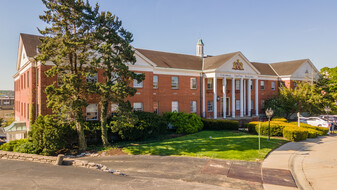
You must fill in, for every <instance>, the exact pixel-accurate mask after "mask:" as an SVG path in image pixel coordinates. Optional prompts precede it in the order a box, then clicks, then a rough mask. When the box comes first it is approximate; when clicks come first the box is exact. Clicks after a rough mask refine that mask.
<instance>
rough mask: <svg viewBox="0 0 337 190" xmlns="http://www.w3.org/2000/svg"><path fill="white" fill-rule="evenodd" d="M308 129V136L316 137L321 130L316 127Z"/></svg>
mask: <svg viewBox="0 0 337 190" xmlns="http://www.w3.org/2000/svg"><path fill="white" fill-rule="evenodd" d="M307 130H308V138H316V137H318V135H319V131H317V130H315V129H309V128H308V129H307Z"/></svg>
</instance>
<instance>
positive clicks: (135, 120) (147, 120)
mask: <svg viewBox="0 0 337 190" xmlns="http://www.w3.org/2000/svg"><path fill="white" fill-rule="evenodd" d="M111 126H112V132H114V133H117V134H118V135H119V136H120V137H121V139H126V140H143V139H146V138H150V137H154V136H157V135H160V134H163V133H165V132H166V129H167V122H166V120H165V119H164V118H163V117H161V116H159V115H157V114H155V113H150V112H142V111H139V112H135V113H134V114H133V116H132V117H131V118H126V117H123V116H121V117H118V116H116V117H115V118H114V120H113V121H112V122H111Z"/></svg>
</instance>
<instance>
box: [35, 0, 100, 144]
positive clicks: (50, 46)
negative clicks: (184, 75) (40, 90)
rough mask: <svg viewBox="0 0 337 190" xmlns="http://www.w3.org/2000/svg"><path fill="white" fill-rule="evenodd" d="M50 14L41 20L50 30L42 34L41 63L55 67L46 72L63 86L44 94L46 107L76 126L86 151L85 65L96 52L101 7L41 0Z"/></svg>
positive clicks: (80, 1) (80, 0) (77, 0)
mask: <svg viewBox="0 0 337 190" xmlns="http://www.w3.org/2000/svg"><path fill="white" fill-rule="evenodd" d="M42 2H43V3H44V5H45V6H46V8H47V10H46V11H45V12H44V13H45V14H44V15H42V16H40V19H41V20H43V21H44V22H46V23H47V24H48V25H49V26H47V27H46V28H45V29H44V30H39V32H40V33H41V34H42V35H43V36H44V38H42V39H41V42H42V44H41V46H40V47H39V51H40V54H39V55H38V57H37V60H38V61H41V63H42V64H44V63H45V62H47V61H50V62H52V63H53V64H54V66H53V67H52V68H51V69H49V70H48V71H47V72H46V75H47V76H48V77H54V76H58V80H59V82H58V83H60V84H61V85H57V84H55V83H54V84H52V85H50V86H48V87H47V88H46V90H45V92H46V94H47V107H49V108H51V109H52V110H53V112H54V113H55V114H61V115H62V116H63V117H66V118H67V120H63V121H67V122H71V123H72V124H74V125H75V126H76V129H77V133H78V140H79V149H80V151H84V150H85V149H86V147H87V145H86V141H85V136H84V131H83V127H84V126H83V125H84V119H85V118H84V116H83V110H84V109H85V107H86V106H87V102H86V94H87V84H86V83H85V79H86V77H87V76H88V75H89V74H90V70H89V68H88V67H86V65H88V64H89V62H90V59H89V58H90V57H91V56H92V54H93V52H92V50H90V48H91V47H92V42H93V31H94V30H95V28H94V27H93V24H94V21H95V18H96V17H97V14H98V5H96V7H95V8H94V9H93V8H92V7H91V6H90V4H89V3H88V1H87V2H83V0H42Z"/></svg>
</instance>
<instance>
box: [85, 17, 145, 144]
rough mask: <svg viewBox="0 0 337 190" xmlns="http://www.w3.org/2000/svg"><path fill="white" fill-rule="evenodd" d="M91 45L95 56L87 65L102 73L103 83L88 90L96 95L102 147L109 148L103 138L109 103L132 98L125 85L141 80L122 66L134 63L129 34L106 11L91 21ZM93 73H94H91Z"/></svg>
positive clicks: (105, 136)
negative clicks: (99, 112)
mask: <svg viewBox="0 0 337 190" xmlns="http://www.w3.org/2000/svg"><path fill="white" fill-rule="evenodd" d="M95 28H96V31H95V36H94V37H95V45H94V46H93V50H94V51H95V53H96V55H97V56H95V58H93V60H92V62H91V63H92V64H91V66H92V67H93V68H94V69H93V70H94V71H95V69H99V70H103V76H104V81H99V82H98V83H96V84H95V86H94V87H93V88H92V89H93V90H94V92H95V93H97V94H99V95H100V106H101V117H100V120H101V131H102V142H103V145H104V146H107V145H109V142H108V138H107V125H108V123H107V118H108V107H109V102H115V103H118V104H119V106H123V105H126V104H124V103H123V102H124V99H125V98H127V97H128V96H133V95H134V94H135V93H136V89H135V88H133V87H131V86H130V85H129V84H130V82H132V81H133V80H134V79H136V80H137V81H138V82H141V81H142V80H144V75H137V74H135V73H134V72H132V71H130V70H129V68H128V66H127V65H126V63H129V64H134V63H135V62H136V58H135V57H134V50H133V48H132V47H131V45H130V43H131V42H132V41H133V39H132V34H131V33H130V32H128V31H126V30H125V29H124V28H123V27H122V22H121V21H120V20H119V19H118V17H116V16H115V15H112V14H111V13H110V12H101V14H100V15H99V16H98V17H97V19H96V22H95ZM95 72H97V70H96V71H95Z"/></svg>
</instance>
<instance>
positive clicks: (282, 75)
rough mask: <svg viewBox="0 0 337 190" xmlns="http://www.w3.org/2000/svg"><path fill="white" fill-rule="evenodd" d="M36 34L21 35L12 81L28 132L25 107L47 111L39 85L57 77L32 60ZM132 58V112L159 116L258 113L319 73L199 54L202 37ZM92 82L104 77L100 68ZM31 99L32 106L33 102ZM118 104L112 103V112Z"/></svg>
mask: <svg viewBox="0 0 337 190" xmlns="http://www.w3.org/2000/svg"><path fill="white" fill-rule="evenodd" d="M38 38H39V36H35V35H29V34H20V39H19V50H18V57H17V73H16V74H15V75H14V83H15V121H17V122H25V123H26V127H27V130H29V118H30V107H31V106H32V105H34V106H36V109H35V110H36V112H35V113H33V114H35V116H37V115H40V114H43V115H44V114H48V113H51V110H49V109H47V108H46V95H45V93H44V89H45V88H46V86H48V85H50V84H52V83H53V82H54V81H56V80H57V78H56V77H54V78H48V77H46V75H45V74H44V72H45V71H46V70H48V69H49V68H51V67H52V63H48V62H47V63H46V64H45V65H41V64H40V63H38V62H35V61H34V57H35V56H36V55H37V53H38V51H37V46H38V45H39V44H40V42H39V40H38ZM135 57H136V59H137V61H136V63H135V64H134V65H129V69H130V70H132V71H135V72H136V73H144V74H145V80H144V81H143V82H142V83H137V82H136V81H134V83H133V86H134V87H135V88H137V93H136V95H135V96H133V97H129V98H128V100H129V101H130V102H131V104H132V105H133V107H134V109H135V110H143V111H147V112H156V113H159V114H162V113H163V112H168V111H175V110H176V111H184V112H187V113H196V114H197V115H200V116H202V117H207V118H242V117H252V116H257V115H258V114H259V113H262V112H263V109H264V101H265V100H266V99H268V98H270V97H272V96H273V95H276V94H277V93H278V87H279V86H280V85H281V84H283V85H285V86H287V87H289V88H290V87H294V85H296V81H305V80H315V79H317V77H318V76H319V71H318V70H317V69H316V68H315V66H314V65H313V64H312V62H311V61H310V60H309V59H303V60H296V61H286V62H279V63H257V62H250V61H249V60H248V59H247V58H246V57H245V56H244V55H243V54H242V53H241V52H234V53H228V54H222V55H217V56H207V55H204V44H203V42H202V40H199V41H198V43H197V54H196V55H184V54H176V53H167V52H160V51H153V50H145V49H137V48H136V49H135ZM94 80H98V81H100V80H103V76H102V74H101V72H100V71H98V74H97V76H96V78H94ZM32 102H33V104H32ZM97 102H98V101H97V99H95V98H92V99H90V100H89V106H88V107H87V109H86V115H87V119H88V120H95V119H98V118H99V114H100V113H99V112H100V111H99V110H100V109H99V105H98V104H97ZM116 106H117V105H115V104H113V103H111V109H110V110H111V111H113V110H114V109H115V108H116Z"/></svg>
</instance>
